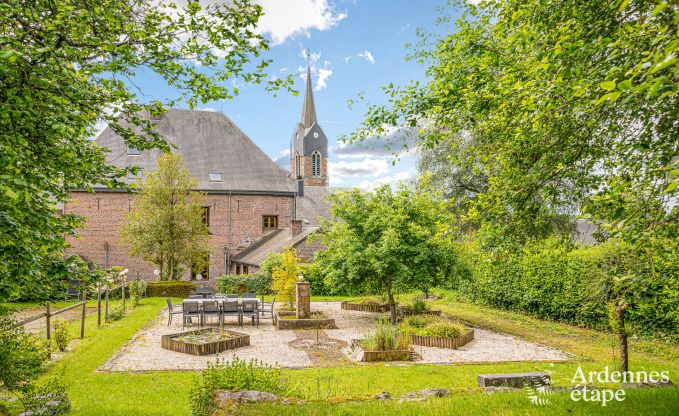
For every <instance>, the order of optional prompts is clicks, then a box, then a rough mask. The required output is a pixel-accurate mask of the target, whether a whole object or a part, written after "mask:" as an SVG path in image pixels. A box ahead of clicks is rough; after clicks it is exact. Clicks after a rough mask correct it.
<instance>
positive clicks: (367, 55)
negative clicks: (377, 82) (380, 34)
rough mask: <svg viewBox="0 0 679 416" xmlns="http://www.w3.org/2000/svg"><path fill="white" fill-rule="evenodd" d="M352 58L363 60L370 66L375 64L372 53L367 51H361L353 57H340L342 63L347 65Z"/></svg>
mask: <svg viewBox="0 0 679 416" xmlns="http://www.w3.org/2000/svg"><path fill="white" fill-rule="evenodd" d="M354 58H362V59H365V60H366V61H368V62H370V63H371V64H374V63H375V57H374V56H373V54H372V52H370V51H369V50H367V49H366V50H364V51H362V52H359V53H358V54H356V55H355V56H354V55H349V56H344V57H342V60H343V61H344V63H345V64H348V63H349V62H350V61H351V60H352V59H354Z"/></svg>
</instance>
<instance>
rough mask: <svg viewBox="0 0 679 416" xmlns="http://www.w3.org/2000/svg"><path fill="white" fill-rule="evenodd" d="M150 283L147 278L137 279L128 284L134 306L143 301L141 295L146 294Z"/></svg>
mask: <svg viewBox="0 0 679 416" xmlns="http://www.w3.org/2000/svg"><path fill="white" fill-rule="evenodd" d="M148 285H149V283H148V282H147V281H146V280H135V281H134V282H132V283H130V284H129V285H128V287H129V289H130V300H132V306H134V307H137V306H139V304H140V303H141V297H142V296H144V294H146V288H147V287H148Z"/></svg>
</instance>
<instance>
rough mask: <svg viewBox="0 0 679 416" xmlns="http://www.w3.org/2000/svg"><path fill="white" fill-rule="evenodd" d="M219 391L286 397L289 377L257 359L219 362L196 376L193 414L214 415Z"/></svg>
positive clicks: (193, 388)
mask: <svg viewBox="0 0 679 416" xmlns="http://www.w3.org/2000/svg"><path fill="white" fill-rule="evenodd" d="M215 390H257V391H266V392H269V393H274V394H284V393H286V392H287V390H288V386H287V378H286V377H285V375H284V374H283V371H281V370H280V369H278V368H274V367H271V366H269V365H266V364H264V363H262V362H260V361H258V360H256V359H252V360H250V361H245V360H243V359H240V358H238V357H236V356H234V357H233V358H232V359H231V360H230V361H226V360H220V359H217V360H216V361H215V362H214V363H213V362H208V364H207V368H206V369H205V370H203V371H202V372H201V373H200V375H199V376H196V378H195V379H194V382H193V387H192V389H191V412H192V414H193V415H194V416H207V415H210V414H212V410H213V407H214V404H213V393H214V391H215Z"/></svg>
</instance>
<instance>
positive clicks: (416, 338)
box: [410, 329, 474, 349]
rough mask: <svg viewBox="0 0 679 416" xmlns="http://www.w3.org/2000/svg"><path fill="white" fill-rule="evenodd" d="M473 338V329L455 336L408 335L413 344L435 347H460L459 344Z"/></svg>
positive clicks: (463, 343) (461, 344)
mask: <svg viewBox="0 0 679 416" xmlns="http://www.w3.org/2000/svg"><path fill="white" fill-rule="evenodd" d="M473 340H474V330H473V329H471V330H469V331H468V332H467V333H466V334H464V335H460V336H459V337H455V338H443V337H429V336H423V335H410V342H411V343H413V344H414V345H420V346H423V347H435V348H452V349H455V348H460V347H461V346H463V345H465V344H467V343H469V342H471V341H473Z"/></svg>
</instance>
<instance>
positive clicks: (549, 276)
mask: <svg viewBox="0 0 679 416" xmlns="http://www.w3.org/2000/svg"><path fill="white" fill-rule="evenodd" d="M464 247H465V248H464V249H463V250H462V251H461V253H462V254H463V255H462V261H463V262H464V263H465V264H466V265H467V268H468V274H467V276H466V278H464V279H463V281H462V283H461V284H460V285H459V290H460V292H461V293H462V294H463V296H465V297H467V298H468V299H470V300H472V301H475V302H479V303H483V304H486V305H489V306H493V307H499V308H503V309H509V310H516V311H523V312H528V313H530V314H532V315H535V316H538V317H540V318H546V319H551V320H555V321H563V322H569V323H573V324H577V325H585V326H588V327H593V328H598V329H607V328H608V327H609V320H608V310H609V304H610V302H612V301H616V302H617V301H618V300H619V299H621V296H622V295H621V293H624V296H623V298H624V299H626V302H628V307H627V311H626V313H627V316H628V320H627V322H628V324H629V325H630V326H631V327H632V329H633V332H634V333H636V334H639V335H653V336H659V337H669V338H675V339H676V338H677V337H679V333H677V328H679V308H677V305H679V283H678V282H677V279H658V280H656V281H655V285H654V286H653V288H652V290H649V291H645V292H644V291H639V292H636V291H633V289H632V288H634V287H637V286H636V284H635V279H637V278H640V277H643V276H645V275H647V274H648V273H650V272H649V271H648V267H649V265H648V264H647V263H646V262H645V261H644V258H645V257H644V256H642V255H640V254H639V253H638V252H637V251H636V250H634V249H633V247H631V246H630V245H629V244H626V243H622V242H620V241H615V240H611V241H608V242H606V243H602V244H599V245H597V246H586V247H579V246H574V245H573V244H572V243H570V242H568V241H564V240H560V239H555V238H553V239H550V240H546V241H545V240H541V241H536V242H533V243H531V244H528V245H525V246H523V247H514V248H504V249H497V250H494V251H488V250H483V249H481V248H480V245H479V242H478V241H468V242H465V243H464ZM654 264H656V265H658V264H665V268H663V269H661V273H662V274H663V275H667V276H671V275H677V273H679V270H678V269H677V264H676V262H674V263H665V262H663V261H660V260H659V259H657V258H656V260H655V262H654ZM624 287H626V288H627V289H623V288H624ZM621 291H622V292H621Z"/></svg>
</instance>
